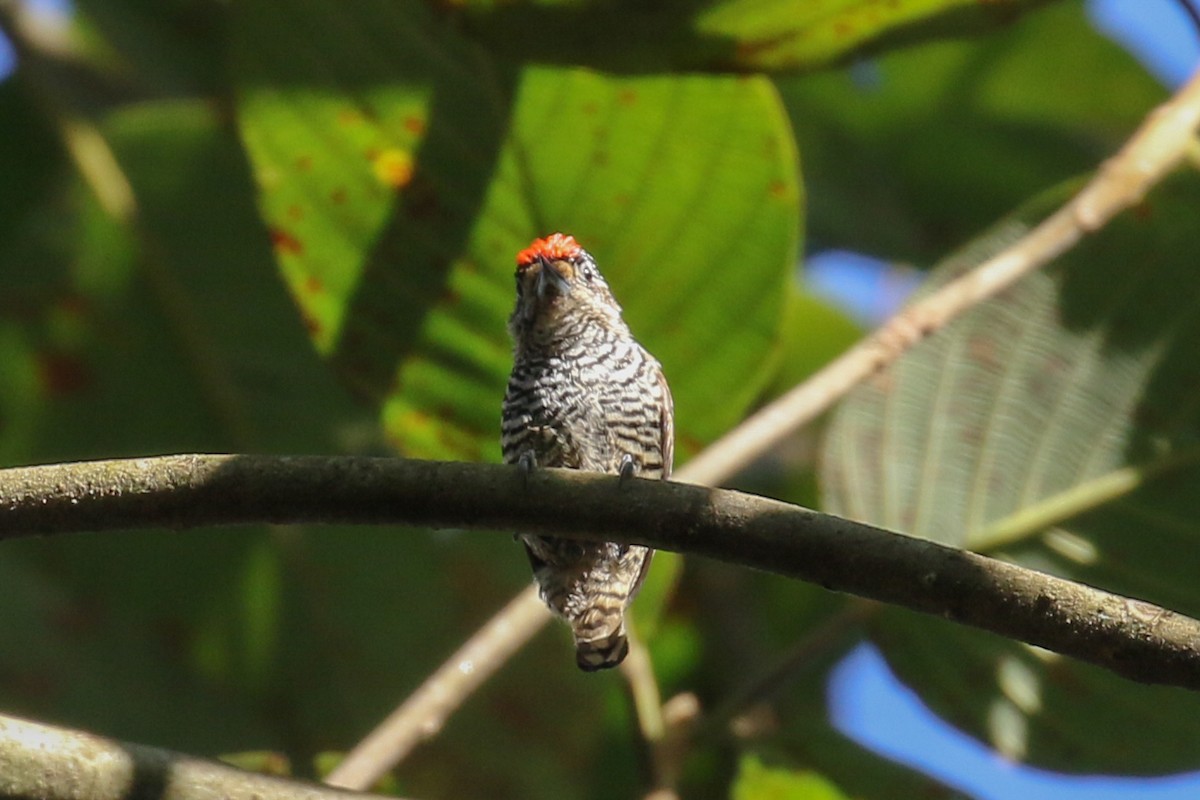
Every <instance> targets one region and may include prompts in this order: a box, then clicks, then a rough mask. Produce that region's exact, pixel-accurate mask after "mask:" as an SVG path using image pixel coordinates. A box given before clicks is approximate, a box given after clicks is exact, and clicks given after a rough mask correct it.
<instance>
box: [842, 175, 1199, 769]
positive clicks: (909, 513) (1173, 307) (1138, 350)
mask: <svg viewBox="0 0 1200 800" xmlns="http://www.w3.org/2000/svg"><path fill="white" fill-rule="evenodd" d="M1060 196H1061V195H1060ZM1058 199H1060V197H1055V198H1052V202H1053V201H1057V200H1058ZM1198 213H1200V180H1198V179H1197V176H1196V175H1195V174H1194V173H1189V174H1187V175H1183V176H1180V177H1178V178H1176V179H1175V180H1173V181H1172V182H1171V183H1169V184H1168V185H1165V186H1163V187H1160V188H1159V189H1158V190H1157V191H1156V192H1154V193H1153V194H1152V195H1151V197H1150V199H1149V200H1148V201H1147V202H1146V203H1145V204H1144V205H1143V206H1142V207H1141V208H1139V209H1138V210H1137V211H1135V212H1132V213H1127V214H1125V215H1124V216H1123V217H1121V218H1120V219H1119V220H1117V221H1116V222H1114V223H1113V224H1112V225H1111V226H1110V227H1109V228H1107V229H1105V230H1104V231H1103V232H1101V233H1100V234H1099V235H1097V236H1095V237H1094V238H1092V239H1089V240H1087V241H1085V242H1084V243H1083V245H1081V246H1080V247H1078V248H1077V249H1076V250H1075V251H1073V252H1072V253H1071V254H1070V255H1069V256H1067V257H1066V258H1064V259H1062V260H1061V262H1059V263H1058V264H1057V265H1056V266H1055V267H1054V268H1053V269H1051V270H1049V271H1046V272H1043V273H1037V274H1033V275H1031V276H1029V277H1027V278H1026V279H1024V280H1023V281H1021V282H1020V284H1018V285H1017V286H1015V287H1014V288H1012V289H1011V290H1009V291H1007V292H1006V293H1004V294H1003V295H1001V296H999V297H997V298H995V299H993V300H991V301H989V302H986V303H984V304H983V305H981V306H980V307H978V308H976V309H974V310H972V311H971V312H970V313H969V314H967V315H966V316H964V317H963V318H961V319H960V320H958V321H956V322H955V323H953V324H952V325H950V326H949V327H948V328H947V329H945V330H943V331H941V332H940V333H938V334H936V335H935V336H933V337H932V338H931V339H930V340H929V341H928V342H926V343H924V344H922V345H921V346H919V347H917V348H915V349H914V350H913V351H911V352H910V353H909V354H907V355H906V356H905V357H904V358H902V359H901V360H900V361H899V362H898V363H897V364H895V365H894V367H892V368H891V369H890V370H888V372H887V373H885V374H884V375H882V376H880V377H879V378H878V379H876V380H874V381H872V382H871V383H870V384H868V385H864V386H863V387H861V388H860V389H859V390H857V391H856V392H855V393H854V394H853V395H852V396H851V397H850V398H848V400H847V401H846V402H845V403H843V404H842V406H841V407H840V408H839V409H838V411H837V414H836V417H835V420H834V423H833V425H832V428H831V430H830V435H829V438H828V441H827V443H826V449H825V464H824V467H823V480H824V484H825V491H826V495H825V496H826V501H827V504H828V506H829V509H830V510H831V511H834V512H836V513H841V514H845V515H848V516H852V517H855V518H859V519H866V520H870V521H872V522H875V523H879V524H881V525H884V526H887V527H891V528H894V529H897V530H901V531H906V532H908V533H911V534H913V535H916V536H921V537H925V538H930V539H933V540H936V541H940V542H944V543H948V544H952V545H957V546H961V547H966V548H970V549H973V550H979V551H984V552H989V553H993V554H995V555H997V556H1000V557H1003V558H1006V559H1010V560H1013V561H1015V562H1017V563H1021V564H1024V565H1026V566H1030V567H1034V568H1037V569H1041V570H1046V571H1050V572H1053V573H1056V574H1059V575H1063V576H1066V577H1069V578H1072V579H1075V580H1080V581H1083V582H1085V583H1089V584H1092V585H1097V586H1102V587H1105V588H1108V589H1111V590H1114V591H1117V592H1120V593H1123V594H1128V595H1132V596H1134V597H1139V598H1144V599H1148V600H1151V601H1154V602H1157V603H1161V604H1165V605H1167V606H1169V607H1172V608H1176V609H1179V610H1181V611H1183V612H1185V613H1188V614H1192V615H1197V614H1200V591H1197V588H1196V576H1195V563H1196V562H1195V559H1194V558H1192V557H1191V556H1190V553H1191V552H1192V551H1193V550H1194V549H1195V548H1196V547H1197V544H1198V542H1197V533H1198V532H1200V502H1198V500H1197V497H1198V495H1197V493H1196V492H1195V491H1194V487H1195V486H1196V485H1197V482H1198V481H1200V451H1198V448H1197V446H1196V441H1197V436H1198V434H1200V402H1198V401H1197V398H1198V397H1200V383H1198V382H1197V373H1196V370H1195V368H1194V365H1195V363H1196V360H1197V358H1200V352H1198V351H1197V342H1198V341H1200V336H1198V334H1200V314H1198V313H1197V312H1198V310H1200V305H1198V304H1197V303H1196V298H1197V296H1200V271H1197V269H1196V253H1197V252H1198V251H1200V237H1198V235H1197V229H1196V226H1195V220H1196V218H1197V214H1198ZM1023 228H1024V225H1023V223H1019V222H1016V221H1014V222H1011V223H1008V224H1006V225H1004V226H1002V227H1001V229H1000V230H999V231H998V232H995V233H993V234H992V235H991V236H989V237H985V238H984V239H983V240H981V242H979V243H977V244H976V245H975V246H974V247H973V248H971V249H970V250H969V251H968V252H967V253H965V254H964V255H963V256H962V257H959V258H956V259H952V260H951V263H949V264H947V265H946V266H945V267H943V268H942V270H941V271H940V272H939V273H938V277H940V278H942V279H944V278H945V277H946V275H947V274H948V273H952V272H953V271H955V270H958V269H961V268H962V267H963V266H964V264H965V263H970V262H972V261H975V260H978V258H980V257H981V256H982V255H983V254H984V253H985V252H986V251H987V250H989V249H991V248H994V247H995V246H997V245H998V244H1000V243H1002V242H1003V241H1004V240H1006V239H1009V238H1011V237H1012V236H1015V235H1018V234H1019V233H1020V232H1021V230H1023ZM877 637H878V639H879V641H880V643H881V645H882V646H883V649H884V652H885V654H886V655H887V657H888V660H889V661H890V662H891V663H892V665H893V666H895V667H896V669H897V670H898V671H899V672H900V673H901V675H903V676H904V677H905V678H906V679H907V680H908V681H909V682H910V683H911V684H912V685H913V686H914V687H915V688H916V689H917V690H918V691H919V692H920V693H921V695H922V696H923V697H924V698H925V699H926V700H927V701H928V702H930V703H931V705H933V706H934V707H935V708H936V709H937V710H938V711H939V712H940V713H942V714H944V715H946V716H947V717H948V718H949V719H951V720H952V721H953V722H955V723H956V724H958V725H960V726H962V727H963V728H965V729H966V730H968V731H970V732H972V733H973V734H975V735H977V736H980V737H982V738H984V739H986V740H988V741H990V742H991V743H992V744H993V745H994V746H996V747H997V748H998V749H1000V750H1001V752H1003V753H1005V754H1006V755H1009V756H1011V757H1014V758H1022V759H1028V760H1030V761H1032V762H1035V763H1038V764H1043V765H1047V766H1053V767H1058V768H1064V769H1071V770H1093V771H1119V772H1126V771H1128V772H1139V773H1146V772H1158V771H1164V770H1172V769H1182V768H1189V767H1190V768H1195V767H1196V766H1197V765H1198V764H1200V753H1198V752H1197V750H1196V748H1195V747H1194V746H1193V743H1194V741H1195V737H1196V736H1197V734H1200V722H1198V720H1200V698H1197V697H1196V695H1194V694H1190V693H1187V692H1184V691H1182V690H1173V689H1164V688H1149V687H1144V686H1140V685H1136V684H1132V683H1129V682H1127V681H1124V680H1122V679H1120V678H1118V677H1116V676H1114V675H1112V674H1110V673H1107V672H1104V671H1102V670H1099V669H1097V668H1094V667H1090V666H1085V665H1082V664H1079V663H1075V662H1073V661H1069V660H1066V659H1062V658H1059V657H1055V656H1054V655H1053V654H1047V653H1045V652H1042V651H1040V650H1035V649H1032V648H1029V647H1026V646H1024V645H1021V644H1017V643H1012V642H1006V641H1003V640H1000V639H998V638H996V637H993V636H989V635H985V634H981V633H978V632H974V631H968V630H962V629H958V628H955V627H952V626H949V625H947V624H945V623H936V622H933V621H930V620H927V619H924V618H920V619H918V618H916V617H914V616H913V615H910V614H906V613H899V612H894V613H887V614H885V615H883V617H882V618H881V619H880V621H879V624H878V626H877ZM1131 730H1136V731H1138V735H1137V736H1136V737H1132V738H1131V737H1130V736H1129V731H1131Z"/></svg>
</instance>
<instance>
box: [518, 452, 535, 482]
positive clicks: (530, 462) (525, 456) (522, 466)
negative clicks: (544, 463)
mask: <svg viewBox="0 0 1200 800" xmlns="http://www.w3.org/2000/svg"><path fill="white" fill-rule="evenodd" d="M536 467H537V456H535V455H534V454H533V451H532V450H526V451H525V452H524V453H521V455H520V456H518V457H517V469H519V470H521V484H522V487H523V488H525V489H528V488H529V475H530V473H532V472H533V470H534V469H535V468H536Z"/></svg>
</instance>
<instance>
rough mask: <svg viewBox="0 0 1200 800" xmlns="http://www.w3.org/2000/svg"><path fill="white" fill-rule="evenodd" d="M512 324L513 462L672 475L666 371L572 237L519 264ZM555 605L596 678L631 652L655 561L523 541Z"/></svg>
mask: <svg viewBox="0 0 1200 800" xmlns="http://www.w3.org/2000/svg"><path fill="white" fill-rule="evenodd" d="M516 283H517V288H516V291H517V297H516V306H515V308H514V309H513V312H512V315H511V316H510V317H509V321H508V331H509V334H510V335H511V336H512V339H513V368H512V373H511V375H510V376H509V379H508V386H507V389H506V391H505V395H504V403H503V406H502V413H501V450H502V453H503V456H504V461H505V462H506V463H509V464H516V465H518V466H519V467H520V468H521V469H522V470H523V471H524V472H525V474H526V475H528V474H529V472H530V471H531V470H533V469H536V468H539V467H565V468H568V469H580V470H590V471H594V472H606V473H615V474H617V475H619V476H621V479H622V480H625V479H628V478H630V477H632V476H635V475H636V476H639V477H643V478H661V479H663V480H665V479H667V478H669V477H670V476H671V467H672V460H673V456H674V449H675V435H674V434H675V430H674V425H675V423H674V416H675V412H674V405H673V401H672V398H671V390H670V387H668V385H667V381H666V378H665V376H664V375H663V370H662V366H661V365H660V364H659V362H658V361H657V360H656V359H655V358H654V356H652V355H650V353H648V352H647V351H646V350H645V348H643V347H642V346H641V345H640V344H638V342H637V340H636V339H634V337H633V334H632V333H631V332H630V330H629V326H628V325H627V324H626V323H625V321H624V319H623V318H622V316H621V306H620V305H619V304H618V303H617V300H616V298H615V297H613V293H612V291H611V290H610V289H609V287H608V284H607V283H606V282H605V280H604V278H603V276H602V275H601V274H600V269H599V267H598V266H597V265H596V260H595V259H594V258H593V257H592V256H591V254H589V253H588V252H587V251H586V250H584V249H583V248H582V247H581V246H580V245H579V243H578V242H576V241H575V238H574V237H573V236H569V235H566V234H562V233H555V234H552V235H550V236H547V237H545V238H541V239H535V240H534V241H533V243H532V244H530V245H529V247H527V248H525V249H524V250H521V251H520V252H519V253H518V254H517V272H516ZM518 539H519V540H520V541H521V542H522V543H523V544H524V545H525V550H526V553H527V554H528V556H529V563H530V566H531V567H532V569H533V576H534V581H535V583H536V584H537V586H538V589H539V593H540V595H541V597H542V599H543V600H544V601H545V603H546V605H547V606H548V607H549V608H550V610H551V611H552V612H554V613H555V614H556V615H557V616H559V617H561V618H562V619H564V620H565V621H566V622H567V624H568V625H569V626H570V628H571V632H572V634H573V635H574V640H575V660H576V664H577V665H578V666H579V668H580V669H582V670H584V671H585V672H594V671H596V670H601V669H608V668H611V667H615V666H617V665H618V664H620V663H621V661H622V660H624V658H625V656H626V655H627V654H628V652H629V641H628V635H627V633H626V627H625V612H626V609H627V608H628V607H629V604H630V602H631V601H632V600H633V597H634V596H635V595H636V594H637V591H638V589H639V588H640V586H641V584H642V581H643V580H644V579H645V577H646V570H647V569H648V567H649V566H650V560H651V556H652V555H653V552H654V551H653V550H651V549H649V548H647V547H643V546H641V545H635V544H621V543H617V542H585V541H579V540H574V539H565V538H559V537H554V536H537V535H532V534H518Z"/></svg>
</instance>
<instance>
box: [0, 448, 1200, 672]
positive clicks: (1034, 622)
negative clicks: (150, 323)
mask: <svg viewBox="0 0 1200 800" xmlns="http://www.w3.org/2000/svg"><path fill="white" fill-rule="evenodd" d="M262 522H274V523H313V522H330V523H332V522H337V523H353V524H383V523H404V524H411V525H425V526H431V527H442V528H446V527H451V528H476V529H497V530H514V529H518V530H522V531H528V532H530V533H540V534H554V535H560V536H573V537H578V538H582V539H605V540H611V541H630V542H637V543H641V544H646V545H650V546H652V547H656V548H660V549H664V550H676V551H679V552H686V553H694V554H697V555H704V556H709V557H711V558H717V559H720V560H723V561H728V562H730V563H736V564H742V565H744V566H748V567H755V568H757V569H762V570H767V571H769V572H775V573H778V574H781V575H787V576H790V577H793V578H799V579H801V580H806V581H811V582H813V583H819V584H821V585H822V586H825V587H826V588H829V589H833V590H836V591H842V592H849V593H852V594H856V595H860V596H862V597H867V598H870V599H873V600H878V601H881V602H885V603H892V604H895V605H900V606H904V607H907V608H910V609H913V610H916V611H923V612H926V613H929V614H936V615H938V616H942V617H946V618H949V619H952V620H955V621H958V622H961V623H963V624H967V625H972V626H974V627H977V628H982V629H984V630H989V631H993V632H995V633H998V634H1001V635H1002V636H1006V637H1009V638H1012V639H1019V640H1021V641H1024V642H1028V643H1030V644H1035V645H1038V646H1040V647H1044V648H1047V649H1049V650H1054V651H1056V652H1059V653H1063V654H1064V655H1069V656H1074V657H1076V658H1079V659H1082V660H1084V661H1089V662H1091V663H1093V664H1097V665H1099V666H1102V667H1105V668H1107V669H1110V670H1113V671H1114V672H1117V673H1118V674H1121V675H1124V676H1126V677H1128V678H1132V679H1134V680H1138V681H1143V682H1146V683H1162V684H1168V685H1175V686H1184V687H1188V688H1191V689H1200V622H1197V621H1196V620H1193V619H1190V618H1188V617H1185V616H1182V615H1180V614H1176V613H1174V612H1171V611H1168V610H1166V609H1163V608H1160V607H1158V606H1154V605H1151V604H1149V603H1144V602H1141V601H1137V600H1131V599H1128V598H1124V597H1120V596H1117V595H1113V594H1109V593H1107V592H1103V591H1100V590H1097V589H1092V588H1090V587H1087V586H1083V585H1080V584H1077V583H1073V582H1071V581H1067V580H1063V579H1061V578H1055V577H1052V576H1050V575H1046V574H1043V573H1040V572H1035V571H1033V570H1029V569H1025V568H1023V567H1018V566H1016V565H1013V564H1009V563H1006V562H1003V561H998V560H995V559H992V558H988V557H986V556H981V555H978V554H976V553H970V552H965V551H961V550H955V549H953V548H949V547H944V546H942V545H938V544H935V543H933V542H927V541H924V540H921V539H914V538H911V537H908V536H902V535H900V534H896V533H891V532H889V531H885V530H882V529H880V528H875V527H872V526H870V525H863V524H860V523H855V522H850V521H848V520H844V519H840V518H838V517H834V516H830V515H827V514H820V513H817V512H815V511H809V510H807V509H803V508H800V507H798V506H792V505H788V504H787V503H781V502H778V501H775V500H768V499H764V498H761V497H754V496H751V495H746V494H741V493H739V492H733V491H728V490H722V489H709V488H703V487H699V486H691V485H687V484H680V483H667V482H661V481H650V480H630V481H627V482H625V483H619V482H618V479H617V478H615V477H613V476H608V475H598V474H592V473H582V472H574V471H571V470H551V469H546V470H537V471H535V472H534V473H533V474H532V475H531V476H529V477H528V480H527V481H526V480H525V479H524V477H523V476H522V474H521V473H520V471H519V470H517V469H515V468H513V467H507V466H499V465H489V464H460V463H450V462H437V461H409V460H404V459H387V458H347V457H343V458H325V457H315V456H313V457H272V456H213V455H185V456H166V457H162V458H141V459H126V460H118V461H97V462H90V463H83V464H65V465H52V466H44V467H25V468H18V469H10V470H3V471H0V539H3V538H7V537H16V536H24V535H30V534H37V533H66V532H72V531H97V530H115V529H120V528H143V527H157V526H166V527H173V528H185V527H195V526H201V525H227V524H245V523H262Z"/></svg>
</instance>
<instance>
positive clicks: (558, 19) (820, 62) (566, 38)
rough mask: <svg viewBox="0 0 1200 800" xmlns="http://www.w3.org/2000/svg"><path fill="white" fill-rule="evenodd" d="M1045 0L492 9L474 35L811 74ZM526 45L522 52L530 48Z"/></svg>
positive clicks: (478, 7)
mask: <svg viewBox="0 0 1200 800" xmlns="http://www.w3.org/2000/svg"><path fill="white" fill-rule="evenodd" d="M1046 2H1048V0H1000V1H999V2H995V1H993V2H988V3H980V2H978V1H977V0H890V1H889V2H886V3H881V2H877V1H876V0H825V1H824V2H820V3H814V2H808V3H805V2H796V0H681V2H673V3H642V2H636V0H619V1H618V2H597V1H595V0H593V2H562V0H542V2H527V3H493V2H491V0H475V2H471V3H469V4H468V5H469V6H474V7H475V8H474V9H473V10H474V12H475V13H474V14H471V15H469V17H468V18H469V19H470V21H471V23H472V31H473V32H475V33H476V34H477V35H479V36H480V37H482V38H483V39H484V40H485V41H486V42H487V43H488V44H489V45H490V46H491V48H492V49H493V50H494V51H495V52H497V53H508V54H510V56H511V57H512V58H516V59H521V60H528V61H533V62H543V63H547V62H549V63H557V64H579V65H586V66H591V67H598V68H601V69H608V70H615V71H619V72H632V71H653V70H679V69H706V70H733V71H792V70H811V69H815V68H818V67H823V66H828V65H829V64H831V63H838V62H842V61H846V60H848V59H850V58H853V57H858V56H862V55H863V54H866V53H871V52H875V51H877V50H880V49H883V48H886V47H891V46H899V45H905V44H909V43H912V42H917V41H922V40H926V39H930V38H935V37H940V36H948V35H962V34H964V33H970V32H976V31H981V30H988V29H991V28H995V27H997V26H1000V25H1004V24H1006V23H1009V22H1011V21H1012V20H1013V19H1014V18H1016V17H1017V16H1019V15H1020V14H1021V13H1023V12H1024V11H1027V10H1028V9H1032V8H1036V7H1037V6H1039V5H1043V4H1044V3H1046ZM531 42H532V43H533V46H529V44H530V43H531Z"/></svg>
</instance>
